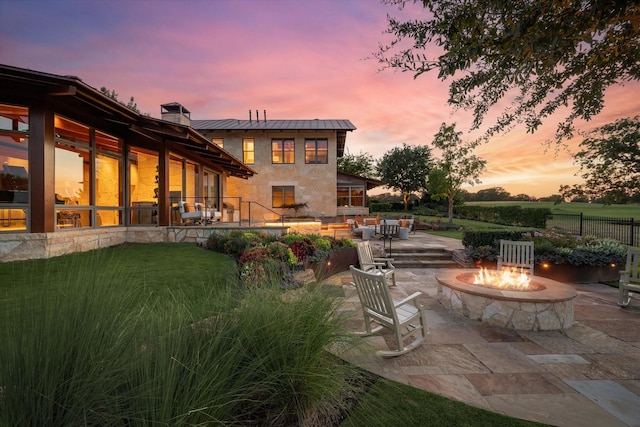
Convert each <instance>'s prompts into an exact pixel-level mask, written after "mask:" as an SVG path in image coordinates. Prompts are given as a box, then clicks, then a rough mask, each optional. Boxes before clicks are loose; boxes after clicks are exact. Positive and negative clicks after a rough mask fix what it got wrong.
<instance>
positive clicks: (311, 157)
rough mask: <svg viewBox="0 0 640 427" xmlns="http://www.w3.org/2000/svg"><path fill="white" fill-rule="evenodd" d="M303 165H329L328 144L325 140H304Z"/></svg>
mask: <svg viewBox="0 0 640 427" xmlns="http://www.w3.org/2000/svg"><path fill="white" fill-rule="evenodd" d="M304 162H305V163H313V164H318V163H329V142H328V141H327V140H326V139H306V140H305V141H304Z"/></svg>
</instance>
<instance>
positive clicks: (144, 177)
mask: <svg viewBox="0 0 640 427" xmlns="http://www.w3.org/2000/svg"><path fill="white" fill-rule="evenodd" d="M158 182H159V176H158V153H157V152H155V151H149V150H144V149H142V148H137V147H132V148H131V149H130V150H129V195H130V200H131V201H130V203H131V211H130V217H129V222H130V224H147V225H151V224H157V223H158Z"/></svg>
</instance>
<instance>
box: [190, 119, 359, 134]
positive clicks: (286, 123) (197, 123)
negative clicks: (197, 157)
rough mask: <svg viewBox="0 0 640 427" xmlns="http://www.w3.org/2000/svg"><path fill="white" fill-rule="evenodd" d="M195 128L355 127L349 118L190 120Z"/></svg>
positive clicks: (309, 128)
mask: <svg viewBox="0 0 640 427" xmlns="http://www.w3.org/2000/svg"><path fill="white" fill-rule="evenodd" d="M191 127H192V128H193V129H197V130H342V131H353V130H356V127H355V126H354V125H353V123H351V122H350V121H349V120H344V119H342V120H325V119H313V120H237V119H221V120H191Z"/></svg>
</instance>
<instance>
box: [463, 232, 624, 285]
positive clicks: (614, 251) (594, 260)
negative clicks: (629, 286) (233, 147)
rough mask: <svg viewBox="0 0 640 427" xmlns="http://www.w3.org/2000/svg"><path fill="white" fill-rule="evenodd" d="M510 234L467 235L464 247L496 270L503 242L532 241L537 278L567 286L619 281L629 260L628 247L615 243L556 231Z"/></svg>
mask: <svg viewBox="0 0 640 427" xmlns="http://www.w3.org/2000/svg"><path fill="white" fill-rule="evenodd" d="M502 233H504V232H502ZM509 233H510V234H511V235H510V236H502V235H497V234H496V235H495V236H492V235H491V233H490V232H483V233H482V234H481V235H480V234H477V235H475V236H469V237H467V236H466V235H465V239H464V241H463V243H465V249H466V251H467V254H469V255H470V256H471V257H472V258H473V259H474V261H475V262H476V264H479V263H480V264H482V266H485V267H489V268H490V267H491V264H492V263H493V265H494V268H495V259H496V258H497V257H498V254H499V241H500V239H511V240H524V241H533V242H534V246H535V250H534V251H535V263H536V266H535V274H536V275H538V276H542V277H548V278H550V279H554V280H557V281H561V282H568V283H586V282H600V281H615V280H618V279H619V277H620V273H619V271H620V269H621V268H622V266H623V265H624V263H625V259H626V253H627V248H626V246H624V245H623V244H621V243H620V242H618V241H617V240H614V239H602V238H597V237H594V236H584V237H582V236H574V235H571V234H568V233H560V232H557V231H542V232H540V231H530V230H527V231H521V232H516V233H514V232H512V231H511V232H509ZM471 242H473V244H470V243H471Z"/></svg>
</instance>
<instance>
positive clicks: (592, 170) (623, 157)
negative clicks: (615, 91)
mask: <svg viewBox="0 0 640 427" xmlns="http://www.w3.org/2000/svg"><path fill="white" fill-rule="evenodd" d="M575 158H576V161H577V162H578V164H579V165H580V170H581V171H582V172H583V174H582V177H583V178H584V179H585V184H584V186H583V187H582V189H583V190H584V192H583V193H584V194H585V195H586V196H587V197H589V198H590V199H594V198H604V200H605V203H621V202H625V201H628V200H630V199H632V198H635V197H638V196H639V195H640V116H635V117H633V118H623V119H619V120H616V121H615V122H613V123H610V124H607V125H604V126H601V127H599V128H597V129H595V130H593V131H592V132H589V133H588V134H586V135H585V138H584V139H583V141H582V143H580V151H579V152H578V153H577V154H576V156H575ZM562 190H563V188H561V191H562ZM565 190H567V189H566V188H565Z"/></svg>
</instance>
